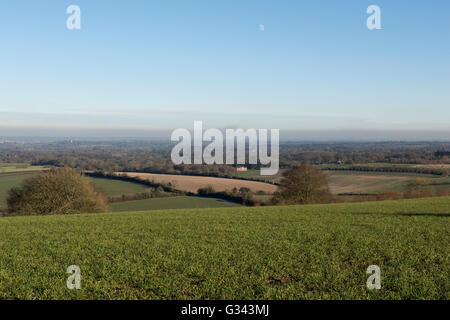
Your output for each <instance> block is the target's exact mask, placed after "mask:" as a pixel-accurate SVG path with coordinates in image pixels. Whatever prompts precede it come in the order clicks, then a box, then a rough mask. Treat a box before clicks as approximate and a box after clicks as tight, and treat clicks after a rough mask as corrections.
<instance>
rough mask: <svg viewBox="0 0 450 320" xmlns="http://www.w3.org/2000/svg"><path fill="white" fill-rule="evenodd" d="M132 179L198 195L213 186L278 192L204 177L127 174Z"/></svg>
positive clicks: (258, 184)
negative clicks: (172, 186) (169, 185)
mask: <svg viewBox="0 0 450 320" xmlns="http://www.w3.org/2000/svg"><path fill="white" fill-rule="evenodd" d="M126 174H127V175H128V176H130V177H138V178H141V179H147V180H154V181H155V182H164V183H169V182H170V183H172V184H174V185H175V188H176V189H179V190H183V191H189V192H192V193H197V191H198V189H200V188H205V187H207V186H212V187H213V188H214V190H216V191H231V190H233V188H237V189H238V190H239V188H241V187H245V188H249V189H250V190H251V191H253V192H257V191H264V192H266V193H273V192H275V191H276V190H277V186H276V185H273V184H269V183H264V182H259V181H248V180H240V179H227V178H216V177H204V176H187V175H174V174H156V173H138V172H126Z"/></svg>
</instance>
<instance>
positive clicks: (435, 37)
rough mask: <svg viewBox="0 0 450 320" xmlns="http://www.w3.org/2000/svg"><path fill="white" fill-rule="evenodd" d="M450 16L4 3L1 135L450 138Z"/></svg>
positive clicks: (292, 6) (389, 6)
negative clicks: (261, 131) (373, 21)
mask: <svg viewBox="0 0 450 320" xmlns="http://www.w3.org/2000/svg"><path fill="white" fill-rule="evenodd" d="M373 4H375V5H378V6H379V7H380V9H381V29H380V30H369V29H368V28H367V26H366V20H367V18H368V17H369V16H370V15H369V14H367V12H366V9H367V7H368V6H369V5H373ZM70 5H78V6H79V7H80V9H81V29H80V30H69V29H68V28H67V27H66V20H67V18H69V16H70V15H69V14H67V13H66V9H67V7H68V6H70ZM449 17H450V1H447V0H434V1H418V0H395V1H392V0H390V1H388V0H385V1H381V0H371V1H365V0H343V1H335V0H329V1H325V0H314V1H313V0H309V1H301V0H294V1H289V0H278V1H275V0H271V1H269V0H208V1H207V0H202V1H199V0H190V1H183V0H177V1H173V0H164V1H163V0H161V1H149V0H145V1H139V0H129V1H123V0H116V1H103V0H95V1H93V0H70V1H65V0H53V1H52V0H40V1H35V0H28V1H25V0H14V1H1V2H0V134H7V133H8V129H10V130H11V131H10V132H16V133H17V132H18V131H19V132H20V130H22V129H23V130H24V131H23V132H31V131H29V130H31V129H33V128H35V129H36V130H38V129H42V130H44V129H45V130H50V129H51V130H54V132H64V130H70V131H71V132H77V131H79V132H80V134H81V133H83V131H84V130H91V131H92V130H94V131H95V130H100V131H101V130H105V131H104V132H106V131H108V132H110V131H111V130H130V132H131V131H136V130H170V129H173V128H179V127H183V128H192V127H193V122H194V120H201V121H203V123H204V127H215V128H236V127H240V128H268V129H270V128H277V129H280V130H281V131H283V130H285V131H292V130H294V131H295V130H297V131H311V130H312V131H315V130H316V131H320V130H322V131H327V132H338V131H346V132H347V131H348V132H357V131H358V130H359V131H386V132H395V131H402V132H412V131H415V132H422V131H423V132H425V131H427V132H439V133H438V134H437V136H438V137H442V138H443V139H448V140H450V41H449V39H450V18H449ZM58 130H59V131H58ZM100 131H99V132H100ZM351 135H354V133H352V134H351ZM387 138H389V137H387Z"/></svg>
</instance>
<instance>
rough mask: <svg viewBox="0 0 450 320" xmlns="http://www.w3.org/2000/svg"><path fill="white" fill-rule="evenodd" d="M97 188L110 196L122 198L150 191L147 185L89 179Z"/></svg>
mask: <svg viewBox="0 0 450 320" xmlns="http://www.w3.org/2000/svg"><path fill="white" fill-rule="evenodd" d="M89 179H90V180H91V181H92V182H93V183H94V184H95V185H96V186H98V187H100V188H102V189H103V191H105V193H106V194H107V195H108V196H120V195H122V194H135V193H138V192H144V191H145V190H149V189H150V188H148V187H147V186H145V185H142V184H139V183H133V182H128V181H120V180H113V179H105V178H92V177H91V178H89Z"/></svg>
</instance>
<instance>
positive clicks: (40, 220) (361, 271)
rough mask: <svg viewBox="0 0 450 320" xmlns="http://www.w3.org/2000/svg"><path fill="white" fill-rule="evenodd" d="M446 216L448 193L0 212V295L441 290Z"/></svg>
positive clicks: (370, 294)
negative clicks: (71, 276)
mask: <svg viewBox="0 0 450 320" xmlns="http://www.w3.org/2000/svg"><path fill="white" fill-rule="evenodd" d="M449 219H450V198H449V197H443V198H430V199H417V200H400V201H386V202H373V203H352V204H334V205H314V206H291V207H259V208H247V207H240V208H220V209H219V208H215V209H193V210H162V211H151V212H130V213H110V214H91V215H73V216H51V217H11V218H0V252H1V255H0V298H21V299H24V298H28V299H56V298H58V299H73V298H81V299H94V298H102V299H125V298H127V299H137V298H139V299H197V298H205V299H222V298H227V299H249V298H256V299H318V298H331V299H344V298H345V299H389V298H396V299H418V298H423V299H448V298H450V297H449V292H450V290H449V285H448V278H449V267H448V266H449V264H448V256H449V249H448V243H449V240H450V236H449V232H450V228H449V227H450V220H449ZM372 264H376V265H379V266H380V268H381V272H382V283H381V285H382V288H381V289H380V290H373V291H370V290H368V289H367V288H366V280H367V277H368V275H367V274H366V269H367V267H368V266H369V265H372ZM69 265H78V266H80V268H81V274H82V289H81V290H72V291H71V290H68V289H67V288H66V279H67V276H68V275H67V274H66V273H65V272H66V269H67V267H68V266H69Z"/></svg>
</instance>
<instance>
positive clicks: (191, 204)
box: [110, 197, 239, 212]
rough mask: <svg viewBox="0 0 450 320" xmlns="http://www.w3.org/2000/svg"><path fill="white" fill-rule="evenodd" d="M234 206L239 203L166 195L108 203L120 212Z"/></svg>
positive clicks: (112, 209)
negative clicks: (164, 196) (163, 196)
mask: <svg viewBox="0 0 450 320" xmlns="http://www.w3.org/2000/svg"><path fill="white" fill-rule="evenodd" d="M236 206H239V205H238V204H236V203H233V202H229V201H225V200H221V199H212V198H201V197H167V198H154V199H145V200H136V201H126V202H120V203H113V204H111V205H110V209H111V211H112V212H121V211H141V210H160V209H193V208H221V207H236Z"/></svg>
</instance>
